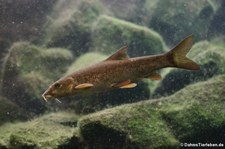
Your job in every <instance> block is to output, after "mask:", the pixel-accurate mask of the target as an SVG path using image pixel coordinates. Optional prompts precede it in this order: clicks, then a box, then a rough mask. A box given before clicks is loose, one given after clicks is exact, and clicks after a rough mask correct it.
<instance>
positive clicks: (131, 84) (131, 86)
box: [120, 83, 137, 88]
mask: <svg viewBox="0 0 225 149" xmlns="http://www.w3.org/2000/svg"><path fill="white" fill-rule="evenodd" d="M136 86H137V84H136V83H130V84H128V85H124V86H121V87H120V88H134V87H136Z"/></svg>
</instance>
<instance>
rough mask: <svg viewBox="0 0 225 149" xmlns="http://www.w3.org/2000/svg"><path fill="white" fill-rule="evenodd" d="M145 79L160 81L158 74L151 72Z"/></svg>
mask: <svg viewBox="0 0 225 149" xmlns="http://www.w3.org/2000/svg"><path fill="white" fill-rule="evenodd" d="M146 78H150V79H151V80H161V79H162V77H161V75H160V74H158V73H156V72H152V73H151V74H150V75H149V76H147V77H146Z"/></svg>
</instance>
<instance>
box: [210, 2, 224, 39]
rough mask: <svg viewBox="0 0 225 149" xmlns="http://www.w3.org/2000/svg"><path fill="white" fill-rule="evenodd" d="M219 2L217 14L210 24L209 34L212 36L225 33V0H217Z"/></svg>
mask: <svg viewBox="0 0 225 149" xmlns="http://www.w3.org/2000/svg"><path fill="white" fill-rule="evenodd" d="M216 2H218V6H219V8H218V9H217V11H216V12H215V15H214V16H213V18H212V20H211V22H210V26H209V32H208V36H209V37H210V38H211V37H218V35H224V33H225V31H224V30H225V28H224V25H223V24H224V20H225V12H224V8H225V2H224V1H216Z"/></svg>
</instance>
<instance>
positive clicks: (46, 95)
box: [42, 92, 53, 102]
mask: <svg viewBox="0 0 225 149" xmlns="http://www.w3.org/2000/svg"><path fill="white" fill-rule="evenodd" d="M42 98H43V99H44V100H45V101H46V102H48V99H51V98H53V96H52V95H49V94H46V92H44V93H43V94H42Z"/></svg>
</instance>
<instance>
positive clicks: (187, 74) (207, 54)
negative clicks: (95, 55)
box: [154, 41, 225, 96]
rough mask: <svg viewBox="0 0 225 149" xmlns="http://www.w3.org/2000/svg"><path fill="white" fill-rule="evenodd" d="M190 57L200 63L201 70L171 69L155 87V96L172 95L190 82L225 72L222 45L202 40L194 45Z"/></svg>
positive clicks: (224, 54) (224, 53)
mask: <svg viewBox="0 0 225 149" xmlns="http://www.w3.org/2000/svg"><path fill="white" fill-rule="evenodd" d="M188 57H190V58H191V59H194V61H195V62H197V63H198V64H199V65H200V70H199V71H196V72H194V71H188V70H181V69H171V70H170V71H169V72H168V73H167V74H166V75H165V77H164V78H163V80H162V81H161V82H160V83H159V85H158V87H157V88H156V89H155V91H154V96H163V95H170V94H172V93H174V92H176V91H177V90H180V89H182V88H183V87H185V86H186V85H188V84H190V83H194V82H197V81H202V80H207V79H208V78H211V77H213V76H215V75H218V74H224V73H225V68H224V66H225V49H224V48H222V47H218V46H215V45H213V44H210V43H209V42H207V41H202V42H199V43H197V44H195V45H194V46H193V48H192V50H191V52H190V54H189V55H188Z"/></svg>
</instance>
